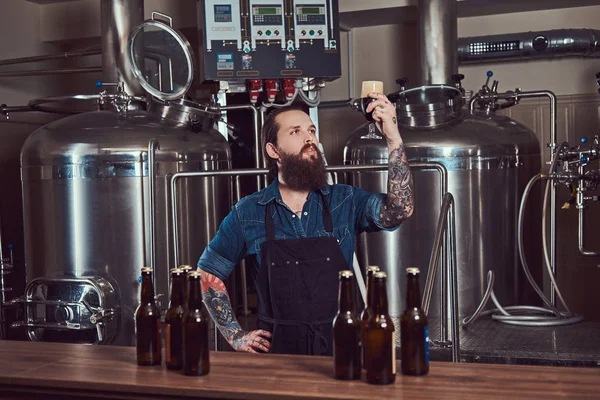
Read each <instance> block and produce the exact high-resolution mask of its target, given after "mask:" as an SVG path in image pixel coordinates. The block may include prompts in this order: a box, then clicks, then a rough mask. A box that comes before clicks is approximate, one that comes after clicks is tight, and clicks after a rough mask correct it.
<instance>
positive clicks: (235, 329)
mask: <svg viewBox="0 0 600 400" xmlns="http://www.w3.org/2000/svg"><path fill="white" fill-rule="evenodd" d="M201 274H202V300H203V301H204V304H205V305H206V309H207V310H208V312H209V313H210V316H211V317H212V319H213V321H215V324H216V325H217V327H218V328H219V331H220V332H221V334H222V335H223V337H224V338H225V339H226V340H227V342H228V343H229V344H230V345H231V347H233V348H234V349H235V350H236V351H247V352H249V353H256V352H257V351H256V350H261V351H264V352H269V349H270V346H271V343H270V342H269V341H268V340H267V339H270V338H271V333H270V332H267V331H265V330H262V329H259V330H256V331H249V332H248V331H244V330H243V329H242V327H241V326H240V323H239V322H238V321H237V318H236V317H235V314H234V312H233V310H232V307H231V301H230V300H229V294H228V293H227V288H225V284H224V283H223V281H222V280H221V279H219V278H217V277H216V276H214V275H212V274H209V273H208V272H205V271H202V270H201Z"/></svg>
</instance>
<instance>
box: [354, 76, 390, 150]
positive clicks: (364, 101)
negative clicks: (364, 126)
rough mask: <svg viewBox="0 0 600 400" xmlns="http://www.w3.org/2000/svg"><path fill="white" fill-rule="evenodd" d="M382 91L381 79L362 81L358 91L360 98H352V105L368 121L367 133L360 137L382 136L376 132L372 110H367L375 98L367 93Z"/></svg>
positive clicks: (375, 137) (372, 137)
mask: <svg viewBox="0 0 600 400" xmlns="http://www.w3.org/2000/svg"><path fill="white" fill-rule="evenodd" d="M371 92H376V93H383V82H381V81H363V82H362V87H361V91H360V98H359V99H356V100H354V102H353V107H354V108H355V109H357V110H358V111H361V112H362V113H363V115H364V116H365V118H366V119H367V121H368V122H369V132H368V134H366V135H364V136H361V139H382V138H383V136H382V135H379V134H377V127H376V126H375V120H374V119H373V110H371V111H370V112H367V107H368V106H369V104H371V103H372V102H374V101H375V100H377V99H374V98H372V97H369V93H371Z"/></svg>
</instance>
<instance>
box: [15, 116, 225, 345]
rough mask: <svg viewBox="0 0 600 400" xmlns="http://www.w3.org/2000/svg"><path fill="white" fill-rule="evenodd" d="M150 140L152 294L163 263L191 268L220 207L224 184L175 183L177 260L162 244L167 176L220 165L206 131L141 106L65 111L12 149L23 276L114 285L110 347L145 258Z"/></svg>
mask: <svg viewBox="0 0 600 400" xmlns="http://www.w3.org/2000/svg"><path fill="white" fill-rule="evenodd" d="M153 138H156V140H157V141H158V142H160V151H159V152H157V153H156V154H155V156H156V157H155V161H156V174H155V179H156V187H155V195H156V204H155V206H156V207H155V209H156V221H155V225H154V229H155V232H156V246H155V248H154V250H155V252H156V257H155V259H154V261H155V265H156V271H155V278H156V279H155V281H156V286H157V289H158V290H157V292H156V294H157V295H161V294H162V295H166V294H168V282H169V267H170V266H175V265H180V264H191V265H194V264H195V263H196V262H197V261H198V259H199V257H200V255H201V253H202V251H203V249H204V247H205V246H206V245H207V244H208V242H209V241H210V239H211V238H212V236H213V235H214V233H215V232H216V230H217V227H218V224H219V223H220V221H221V220H222V219H223V218H224V217H225V215H226V214H227V212H228V206H229V204H230V201H228V199H229V196H230V191H229V182H228V181H227V180H223V179H218V178H215V177H213V178H205V179H200V180H195V181H188V182H183V183H181V185H178V186H177V192H178V193H179V197H178V207H177V208H178V210H179V212H180V213H179V214H178V215H177V216H176V218H177V226H178V228H179V232H178V237H179V239H180V240H179V241H178V243H179V247H178V248H177V250H176V251H177V254H178V263H177V264H175V263H173V259H172V254H173V253H174V249H172V248H170V243H172V242H173V241H172V240H171V234H172V233H171V231H170V226H169V215H170V214H169V213H168V212H169V210H170V207H171V205H170V204H169V200H170V193H169V189H168V183H169V176H170V175H172V174H175V173H177V172H180V171H198V170H218V169H227V168H230V160H231V153H230V150H229V146H228V144H227V142H226V141H225V139H224V138H223V137H222V136H221V135H220V134H219V133H218V132H217V131H214V130H204V131H201V132H198V133H194V132H191V131H189V130H188V129H186V127H185V126H182V125H181V124H174V123H170V122H168V121H164V120H161V119H160V118H159V117H158V116H156V115H152V114H149V113H147V112H142V111H129V112H127V114H126V115H125V116H123V115H119V114H116V113H113V112H109V111H99V112H90V113H84V114H79V115H75V116H71V117H68V118H64V119H61V120H58V121H55V122H53V123H51V124H48V125H46V126H44V127H42V128H40V129H38V130H37V131H35V132H34V133H33V134H32V135H30V136H29V138H28V139H27V141H26V142H25V144H24V146H23V151H22V160H21V161H22V180H23V182H22V184H23V207H24V214H25V216H24V226H25V237H26V256H27V277H28V280H30V281H31V280H32V279H34V278H37V277H44V276H55V277H60V276H77V277H79V276H84V275H99V276H105V277H111V278H112V279H113V280H114V281H115V282H116V283H115V285H116V286H117V287H118V290H120V291H121V308H122V313H121V321H120V323H121V325H120V327H121V328H120V331H119V333H118V335H117V337H116V338H115V340H114V343H115V344H127V345H131V344H133V339H134V329H133V318H132V317H131V316H132V315H133V314H134V312H135V308H136V307H137V304H138V297H139V283H138V281H137V279H138V276H139V271H140V269H141V267H143V266H145V265H146V260H148V259H150V255H149V253H148V252H149V250H150V249H149V248H147V246H146V245H145V244H146V242H147V241H148V240H149V238H150V236H151V235H150V230H149V226H150V221H149V217H150V215H151V212H150V205H149V186H150V183H149V182H148V169H149V165H148V158H149V157H148V144H149V141H150V140H151V139H153Z"/></svg>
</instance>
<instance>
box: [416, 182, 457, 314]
mask: <svg viewBox="0 0 600 400" xmlns="http://www.w3.org/2000/svg"><path fill="white" fill-rule="evenodd" d="M449 194H450V193H446V194H444V199H443V201H442V206H441V208H440V216H439V217H438V223H437V229H436V231H435V238H434V239H433V249H432V252H431V257H430V258H429V269H428V270H427V279H426V280H425V289H424V290H423V301H422V302H421V303H422V308H423V311H424V312H425V314H429V306H430V303H431V296H432V294H433V286H434V284H435V277H436V274H437V269H438V265H439V261H440V257H439V256H440V249H441V247H442V239H443V237H444V231H445V229H446V221H447V219H448V209H449V208H450V202H449V200H448V199H447V196H448V195H449Z"/></svg>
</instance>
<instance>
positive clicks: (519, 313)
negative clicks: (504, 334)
mask: <svg viewBox="0 0 600 400" xmlns="http://www.w3.org/2000/svg"><path fill="white" fill-rule="evenodd" d="M565 145H567V143H566V142H565V143H561V145H560V146H559V147H558V150H557V151H556V153H557V154H558V153H559V152H560V151H561V149H562V148H563V146H565ZM557 158H558V157H555V158H554V160H553V161H552V165H551V166H550V173H552V172H554V169H555V167H556V159H557ZM548 177H549V175H545V174H537V175H536V176H534V177H533V178H532V179H531V180H530V181H529V182H528V183H527V186H526V187H525V191H524V192H523V198H522V199H521V206H520V207H519V220H518V225H517V236H518V245H519V257H520V259H521V265H522V266H523V271H524V272H525V276H526V277H527V280H528V281H529V283H530V284H531V286H532V287H533V289H534V290H535V292H536V293H537V294H538V296H540V298H541V299H542V301H543V302H544V304H545V305H546V306H548V308H543V307H535V306H509V307H502V306H501V305H500V303H499V302H498V299H497V298H496V295H495V294H494V290H493V286H494V273H493V271H491V270H490V271H488V274H487V278H488V285H487V289H486V291H485V294H484V295H483V299H482V300H481V303H480V304H479V307H477V310H475V312H474V313H473V315H472V316H470V317H467V318H465V319H463V320H462V323H461V325H462V326H466V325H469V324H470V323H472V322H474V321H475V320H476V319H477V318H479V317H480V316H485V315H491V318H492V319H494V320H496V321H500V322H503V323H505V324H510V325H521V326H560V325H570V324H575V323H577V322H580V321H582V320H583V316H581V315H577V314H573V313H572V312H571V310H570V309H569V307H568V306H567V303H566V302H565V300H564V298H563V296H562V294H561V292H560V290H559V289H558V285H557V284H556V279H555V277H554V273H553V272H552V267H551V265H550V257H549V256H548V245H547V241H546V210H547V205H548V193H549V191H550V185H551V181H550V180H549V179H548ZM542 179H546V190H545V193H544V205H543V216H542V241H543V248H544V261H545V262H544V265H545V266H546V269H547V270H548V275H549V276H550V280H551V281H552V285H554V288H555V289H556V295H557V297H558V299H559V300H560V302H561V304H562V305H563V307H564V309H565V311H564V312H563V311H559V310H558V309H557V308H556V307H555V306H554V305H553V304H552V302H551V301H550V300H548V298H547V297H546V296H545V295H544V293H543V292H542V290H541V289H540V287H539V286H538V285H537V284H536V283H535V281H534V279H533V276H532V275H531V272H530V271H529V267H528V265H527V261H526V260H525V253H524V251H523V216H524V214H525V205H526V204H527V198H528V197H529V193H530V192H531V188H532V187H533V185H534V184H535V183H536V182H537V181H539V180H542ZM490 297H491V299H492V302H493V303H494V305H495V306H496V308H494V309H491V310H487V311H482V310H483V309H484V307H485V305H486V304H487V302H488V300H489V299H490ZM509 311H511V312H513V314H511V313H510V312H509Z"/></svg>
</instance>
